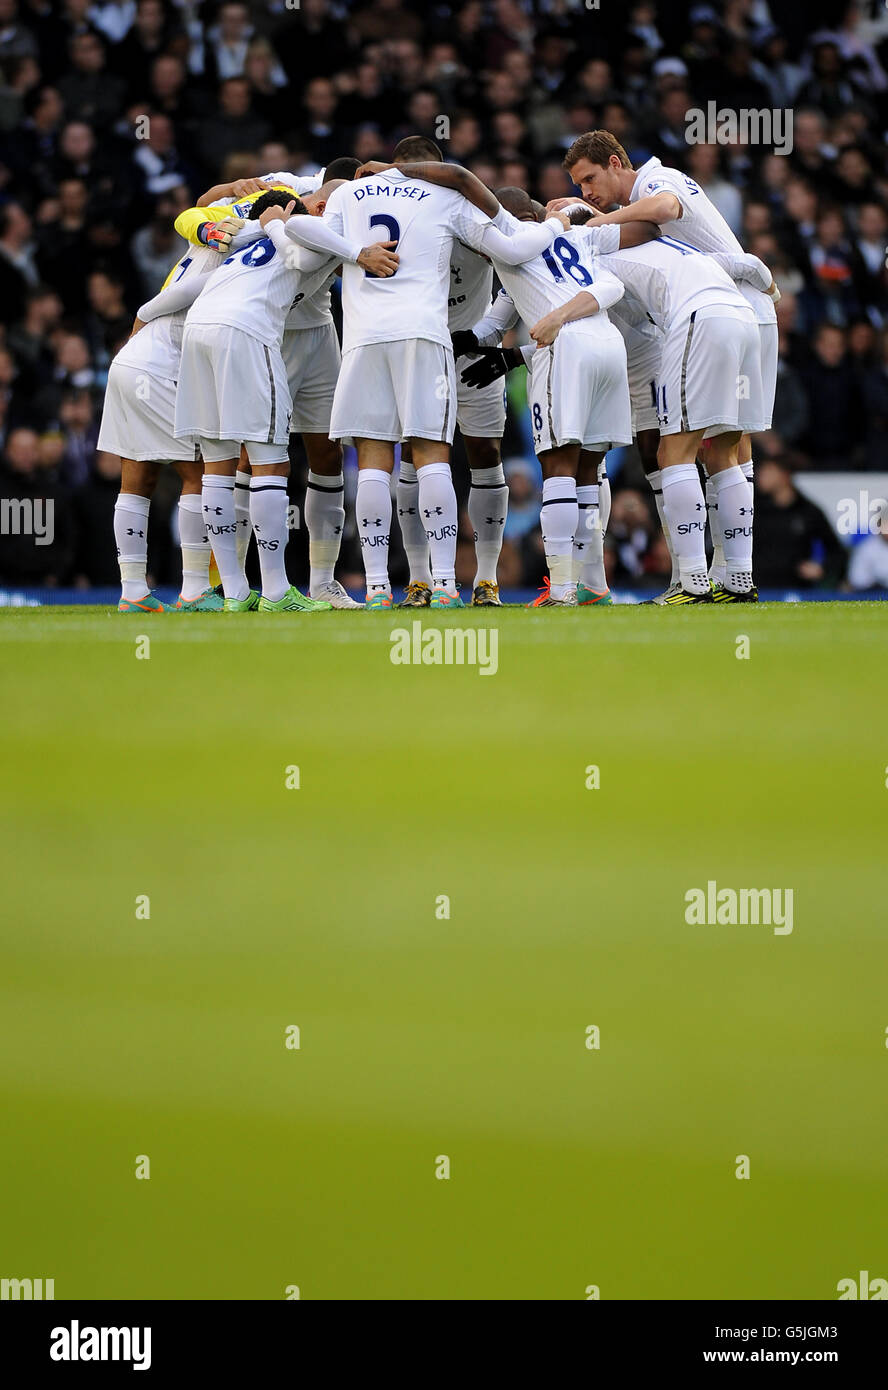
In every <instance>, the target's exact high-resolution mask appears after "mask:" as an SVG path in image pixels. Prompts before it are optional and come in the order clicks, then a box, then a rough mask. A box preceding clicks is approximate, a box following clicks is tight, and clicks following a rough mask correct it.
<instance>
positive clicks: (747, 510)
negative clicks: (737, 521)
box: [740, 507, 754, 516]
mask: <svg viewBox="0 0 888 1390" xmlns="http://www.w3.org/2000/svg"><path fill="white" fill-rule="evenodd" d="M753 510H754V509H753V508H752V507H741V508H740V515H741V516H752V514H753Z"/></svg>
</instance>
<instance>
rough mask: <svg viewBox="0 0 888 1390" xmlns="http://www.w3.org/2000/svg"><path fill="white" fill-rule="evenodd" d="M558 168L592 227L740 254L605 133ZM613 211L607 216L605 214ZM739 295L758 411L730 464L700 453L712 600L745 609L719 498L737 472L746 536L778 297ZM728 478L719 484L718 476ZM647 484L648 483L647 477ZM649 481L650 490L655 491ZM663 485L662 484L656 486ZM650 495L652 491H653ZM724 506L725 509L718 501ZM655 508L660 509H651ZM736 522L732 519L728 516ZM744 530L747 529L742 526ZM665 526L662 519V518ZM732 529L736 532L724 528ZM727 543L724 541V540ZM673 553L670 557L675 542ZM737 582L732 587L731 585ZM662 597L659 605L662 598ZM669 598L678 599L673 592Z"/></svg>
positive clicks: (650, 164)
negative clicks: (619, 227) (751, 324)
mask: <svg viewBox="0 0 888 1390" xmlns="http://www.w3.org/2000/svg"><path fill="white" fill-rule="evenodd" d="M564 166H565V168H566V169H567V170H568V172H569V173H570V176H571V178H572V179H573V180H574V182H575V183H577V184H579V186H580V187H581V188H582V190H583V196H584V197H585V198H586V199H587V201H588V202H589V203H590V204H592V206H593V207H594V208H595V209H596V211H597V212H598V214H599V215H598V216H597V217H596V219H595V224H596V225H601V224H602V223H603V224H608V223H611V224H612V223H616V224H620V223H621V222H625V221H628V220H634V219H635V218H638V217H642V218H644V219H645V220H649V221H652V222H656V223H657V224H658V225H659V226H661V227H664V226H665V227H667V228H668V232H669V235H670V236H671V237H672V238H673V239H674V240H675V241H679V242H682V243H684V244H686V245H688V246H692V247H695V248H696V249H697V250H698V251H706V252H709V253H727V254H729V255H742V247H741V246H740V243H739V241H738V240H737V238H736V237H735V236H734V233H733V232H732V231H731V229H730V227H729V226H728V224H727V223H726V222H725V220H724V218H723V217H722V215H721V213H720V212H718V210H717V209H716V208H715V207H714V205H713V204H712V203H711V202H710V200H709V198H708V197H707V196H706V194H705V192H704V191H703V189H702V188H701V187H700V186H699V184H697V183H696V182H695V181H694V180H693V179H691V178H689V177H687V175H685V174H682V173H681V172H680V171H679V170H678V169H671V168H667V167H666V166H664V165H663V164H661V162H660V160H659V159H656V158H654V159H650V160H648V161H647V163H646V164H644V165H643V166H642V168H641V169H639V170H638V171H636V170H634V169H633V168H632V165H631V163H630V161H629V157H628V155H627V154H626V151H625V150H624V149H623V147H622V145H620V143H619V142H618V141H617V140H616V139H615V138H614V136H613V135H611V134H610V132H609V131H591V132H589V133H588V134H586V135H582V136H580V137H579V139H578V140H576V141H575V142H574V144H573V145H572V146H571V148H570V149H569V150H568V152H567V155H566V156H565V160H564ZM613 204H618V205H619V206H618V207H617V209H616V210H615V211H613V212H607V211H606V209H608V208H610V207H612V205H613ZM738 289H739V290H740V293H741V294H742V295H743V297H744V298H745V299H746V300H747V302H748V303H749V305H750V307H751V309H752V312H753V315H754V319H755V322H756V324H757V325H758V333H759V341H760V361H759V374H760V379H761V388H762V389H761V398H760V410H759V413H758V415H757V417H755V418H753V419H751V423H750V424H749V426H748V428H747V429H745V430H744V437H743V438H742V440H741V441H740V444H739V446H738V453H737V457H736V459H735V460H734V461H733V462H728V461H727V460H726V458H725V457H723V456H721V454H720V452H719V451H715V450H713V449H712V447H711V444H710V445H709V447H708V449H707V450H706V469H707V473H708V474H709V481H708V483H707V489H706V493H707V503H708V506H709V509H710V511H709V518H710V524H711V529H712V535H713V543H714V550H715V553H714V561H713V570H712V572H711V574H710V578H711V579H713V581H714V585H713V597H714V598H715V600H716V601H717V602H726V601H728V602H738V601H741V600H742V601H744V602H751V601H754V600H755V598H756V594H755V590H754V588H753V586H752V584H751V583H750V584H749V586H748V587H747V586H746V585H745V581H744V587H743V588H742V589H737V588H735V587H732V582H731V580H730V577H729V576H727V575H726V572H725V560H724V542H725V528H726V526H728V524H729V523H728V522H727V521H726V520H725V513H727V512H729V513H731V514H732V516H733V514H735V513H737V512H738V511H739V510H740V508H739V507H738V506H737V498H736V497H732V498H729V499H726V493H728V492H734V491H736V490H737V489H742V488H743V485H742V484H741V483H740V482H739V480H738V474H737V471H736V470H737V469H739V471H740V475H741V476H742V478H743V479H744V481H745V482H746V483H747V484H748V489H743V493H744V498H745V501H746V505H745V506H744V507H743V508H742V511H743V512H744V514H745V516H744V528H743V529H749V530H750V531H751V529H752V507H753V504H752V472H753V470H752V449H751V444H750V440H749V438H748V435H749V434H750V433H757V432H759V431H762V430H767V429H770V427H771V416H772V412H773V406H774V392H775V389H776V381H777V318H776V313H775V309H774V301H775V300H776V298H778V297H779V296H778V294H777V291H776V286H774V285H773V282H772V283H771V285H770V286H769V287H768V289H763V288H762V287H761V286H760V285H757V284H754V283H752V282H749V281H746V282H738ZM720 474H727V476H726V477H722V476H719V475H720ZM649 481H651V479H650V478H649ZM655 482H656V480H655V481H654V484H652V485H654V486H655ZM660 482H661V484H662V480H660ZM655 493H656V486H655ZM726 501H727V506H726V505H725V502H726ZM658 509H659V504H658ZM734 520H735V521H736V516H734ZM746 523H748V526H747V524H746ZM667 526H668V518H667ZM730 529H732V530H735V529H736V526H733V525H732V526H730ZM731 540H733V537H731V538H729V541H731ZM671 541H672V549H673V550H677V546H676V545H675V538H674V536H673V537H671ZM735 582H736V581H735ZM668 594H669V591H667V595H664V599H665V598H666V597H667V596H668ZM676 597H680V595H678V593H677V591H676Z"/></svg>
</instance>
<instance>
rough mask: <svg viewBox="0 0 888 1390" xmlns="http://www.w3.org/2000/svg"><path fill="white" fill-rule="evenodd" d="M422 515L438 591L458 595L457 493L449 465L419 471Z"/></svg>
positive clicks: (433, 466) (441, 464) (442, 464)
mask: <svg viewBox="0 0 888 1390" xmlns="http://www.w3.org/2000/svg"><path fill="white" fill-rule="evenodd" d="M417 477H418V479H419V515H420V519H421V520H422V522H423V523H424V525H425V534H426V540H427V541H428V546H429V559H430V561H431V567H432V583H433V584H434V585H435V587H436V588H439V589H446V590H447V591H448V593H451V594H455V593H456V531H457V515H456V493H455V492H454V490H453V478H452V476H451V473H450V464H449V463H427V464H425V465H424V466H423V467H422V468H419V469H417Z"/></svg>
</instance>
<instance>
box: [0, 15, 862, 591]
mask: <svg viewBox="0 0 888 1390" xmlns="http://www.w3.org/2000/svg"><path fill="white" fill-rule="evenodd" d="M709 102H715V103H717V105H718V107H719V109H722V108H730V109H733V110H743V109H754V110H762V111H781V112H785V111H788V110H792V112H793V114H794V121H793V127H792V143H791V148H790V149H789V150H788V151H787V152H786V153H782V154H781V153H775V152H774V148H773V147H772V146H769V145H767V144H757V145H749V144H744V143H742V142H740V141H738V142H736V143H733V144H724V145H722V144H688V143H687V140H686V129H687V117H688V112H689V111H690V110H692V109H702V110H704V111H705V110H706V109H707V103H709ZM146 118H147V119H146ZM596 127H603V128H606V129H608V130H610V131H612V132H613V133H614V134H615V135H616V136H617V138H618V139H619V140H620V141H621V142H622V143H623V144H624V145H625V147H626V149H627V151H628V153H629V155H630V158H631V159H632V161H633V163H634V164H635V165H636V167H637V166H638V165H640V164H641V163H643V162H644V161H645V160H646V159H647V158H649V157H650V156H651V155H653V154H656V155H658V156H660V157H661V158H662V159H663V160H664V162H666V163H669V164H674V165H678V166H680V167H682V168H683V169H685V170H686V171H687V172H688V173H689V174H691V175H692V176H693V177H694V178H695V179H696V180H697V181H698V182H699V183H700V184H701V185H702V186H703V187H704V188H705V190H706V192H707V193H708V195H709V197H710V198H711V199H712V200H713V202H714V203H715V204H716V206H717V207H718V208H719V210H720V211H721V212H722V214H723V215H724V217H725V218H726V220H727V221H728V223H729V225H730V226H731V228H732V229H733V230H734V231H735V232H736V233H737V235H738V236H739V237H740V238H741V240H742V241H743V243H744V246H745V248H746V249H747V250H748V251H751V252H754V253H755V254H757V255H759V256H760V257H761V258H762V259H763V260H764V261H766V262H767V264H768V265H769V266H770V267H771V269H772V271H773V273H774V276H775V279H776V281H777V283H778V285H779V287H780V290H781V293H782V299H781V301H780V304H779V306H778V319H779V328H780V363H779V375H778V387H777V398H776V407H775V415H774V428H773V430H772V431H771V432H770V433H769V434H768V435H766V436H759V437H757V439H756V440H755V459H756V464H757V515H756V547H757V550H756V570H757V573H758V576H759V583H760V584H761V585H763V586H765V587H768V586H774V587H777V586H780V587H783V586H787V587H792V588H804V587H816V586H818V585H820V586H823V587H836V585H838V584H839V583H841V582H842V581H843V580H844V579H845V574H846V569H847V555H846V552H845V550H844V548H843V547H842V546H841V544H840V543H839V542H838V541H837V539H836V537H835V534H834V531H833V528H832V527H831V526H830V524H829V522H828V521H827V520H826V518H825V517H824V515H823V514H822V513H821V512H820V511H818V509H817V508H816V507H815V506H814V505H813V504H812V503H810V502H808V501H806V500H805V499H804V498H803V497H801V496H800V495H799V493H798V491H797V490H796V488H795V486H794V484H793V474H794V473H795V472H797V471H800V470H823V471H836V470H854V471H860V470H863V471H878V470H886V469H888V275H886V265H885V260H886V249H888V145H886V138H888V10H886V9H885V7H884V5H882V4H877V3H850V4H849V3H846V0H811V3H808V4H806V5H805V6H799V5H798V4H796V3H790V0H723V3H721V4H713V5H707V4H700V5H690V6H684V5H682V6H666V5H663V4H660V5H657V4H655V3H649V2H647V0H642V3H635V4H632V3H627V4H611V3H609V0H600V4H599V5H598V6H597V7H594V8H592V7H588V6H587V5H586V3H585V0H536V2H535V3H530V0H466V2H465V3H453V4H435V3H433V2H432V3H410V0H369V3H364V2H363V0H355V2H354V3H350V2H349V0H301V3H300V4H299V5H298V7H296V6H293V5H291V4H288V3H286V0H252V2H251V3H250V4H244V3H231V2H230V0H222V3H193V2H192V0H96V2H95V3H92V2H91V0H0V496H2V497H4V498H15V497H40V498H47V499H52V500H53V501H54V503H55V509H54V514H55V536H54V540H53V542H52V544H51V545H45V546H34V545H33V543H32V542H31V540H30V538H25V537H15V536H3V537H2V539H0V583H6V584H21V583H30V584H59V585H62V584H71V583H74V584H77V585H81V586H87V585H99V586H104V585H114V584H116V582H117V579H118V571H117V562H116V555H115V546H114V538H113V530H112V515H113V508H114V502H115V499H116V496H117V489H118V486H119V465H118V464H117V461H116V460H114V459H111V458H109V457H108V456H107V455H97V453H96V447H95V445H96V438H97V434H98V420H99V415H100V411H101V403H102V395H103V389H104V384H105V380H106V374H107V369H108V365H109V363H110V361H111V359H112V357H113V355H114V353H115V351H116V350H117V348H118V347H119V346H120V344H121V342H122V341H123V340H124V339H125V338H126V337H127V336H128V334H129V331H130V328H131V326H132V321H133V316H134V313H135V310H136V308H137V307H138V306H139V304H140V303H141V302H143V300H145V299H147V298H149V297H150V296H151V295H153V294H155V293H156V291H157V290H158V289H159V287H160V285H161V284H162V283H163V280H164V278H165V276H166V274H167V272H168V270H169V267H170V265H171V264H172V263H173V262H174V261H175V260H176V259H177V257H179V256H180V255H182V254H183V251H184V246H185V243H183V242H182V241H181V240H180V239H179V238H178V236H177V235H176V233H175V231H174V229H173V221H174V219H175V217H176V215H177V214H178V213H179V212H180V211H181V210H182V209H184V208H186V207H189V206H191V205H192V204H193V203H194V202H195V201H196V199H197V197H198V196H199V195H200V194H201V193H202V192H203V191H204V190H205V189H207V188H209V187H210V186H211V185H213V184H216V183H219V182H222V181H225V182H227V181H231V180H235V179H238V178H244V177H252V176H255V175H258V174H261V173H262V172H263V171H265V170H271V169H289V170H292V171H294V172H295V173H311V172H313V171H315V170H317V169H319V168H322V167H323V166H324V165H325V164H326V163H327V162H328V161H329V160H330V159H332V158H334V157H336V156H337V155H341V154H355V155H357V156H358V157H359V158H361V159H362V160H365V159H375V158H386V157H387V156H388V154H389V153H390V152H391V149H392V148H393V146H394V144H395V143H396V142H397V141H398V140H399V139H401V138H402V137H403V136H405V135H407V134H413V133H420V134H425V135H428V136H430V137H431V138H433V139H435V140H437V142H438V143H439V144H440V145H441V146H442V148H443V149H444V150H445V152H446V157H447V158H448V159H450V160H453V161H455V162H458V163H461V164H465V165H467V166H468V167H469V168H470V169H472V170H473V171H474V172H475V173H476V174H478V176H479V177H480V178H481V179H482V180H483V181H484V182H485V183H487V184H488V185H490V186H491V187H494V188H495V187H499V186H501V185H506V184H508V185H518V186H521V187H525V188H527V189H529V190H530V191H531V192H532V193H533V195H534V196H535V197H537V198H539V199H540V200H541V201H543V202H546V201H548V200H549V199H552V198H557V197H560V196H563V195H564V194H566V193H568V192H570V191H571V188H572V185H571V183H570V180H569V179H568V177H567V175H566V174H565V172H564V170H563V168H562V159H563V156H564V153H565V151H566V149H567V148H568V146H569V145H570V144H571V142H572V141H573V140H574V138H575V137H576V136H577V135H578V134H580V133H581V132H583V131H586V130H590V129H594V128H596ZM523 377H524V372H523V370H522V371H520V372H516V373H513V375H512V377H511V378H510V382H509V392H510V397H511V399H512V405H513V408H512V409H511V410H510V414H509V425H508V433H507V437H506V439H505V441H504V449H503V453H504V458H505V460H506V474H507V478H508V481H509V486H510V490H511V504H510V507H511V509H510V516H509V527H508V530H507V533H506V540H505V545H504V548H503V555H502V560H501V569H500V582H501V584H502V585H503V586H504V587H506V588H510V587H517V586H528V585H531V584H534V583H536V582H537V581H538V579H539V578H540V577H541V575H542V573H543V568H544V557H543V554H542V547H541V543H540V537H539V531H538V527H537V521H538V517H539V510H538V503H539V496H538V486H539V473H538V468H537V464H536V462H535V460H534V457H533V450H532V447H531V442H530V439H529V435H528V431H527V426H526V424H525V415H526V411H525V409H524V383H523ZM293 458H294V461H295V463H296V467H295V468H294V476H293V484H292V486H293V495H294V500H296V501H300V500H301V496H302V492H301V489H302V481H303V480H304V476H305V466H304V460H303V459H302V457H301V445H300V444H299V442H298V440H297V439H296V438H295V437H294V441H293ZM455 460H456V467H455V477H456V482H457V487H458V489H459V487H460V486H461V478H462V477H463V475H464V473H465V469H464V467H463V466H462V461H461V457H460V449H459V445H458V444H457V448H456V453H455ZM168 471H169V473H170V475H171V476H170V477H169V478H168V479H166V480H165V482H164V485H163V486H162V487H161V489H160V490H159V493H158V496H157V498H156V500H155V503H154V509H155V510H154V512H153V513H152V526H151V536H152V551H151V554H150V573H151V575H152V579H153V582H155V583H160V584H163V583H174V582H175V580H176V573H175V570H176V565H177V563H178V557H177V550H176V546H175V543H174V538H173V535H172V530H171V525H172V520H171V519H172V516H173V514H174V501H175V496H176V491H177V488H176V485H175V482H174V478H173V476H172V470H168ZM463 486H464V484H463ZM167 518H168V519H169V520H170V524H164V522H165V520H166V519H167ZM463 530H464V545H461V547H460V555H461V554H462V552H463V551H464V552H465V571H464V572H469V573H470V571H471V568H472V556H471V551H472V545H471V533H470V530H469V528H468V522H467V517H466V516H465V515H463ZM886 530H888V522H886ZM393 540H394V537H393ZM882 543H883V542H882V541H881V540H877V541H876V545H877V546H880V545H881V544H882ZM884 544H885V547H886V550H888V536H886V540H885V542H884ZM290 555H291V560H290V563H291V570H292V573H293V574H294V576H296V578H297V582H298V577H299V575H300V573H304V572H305V570H306V568H307V543H306V539H305V537H304V534H303V533H302V532H296V533H295V534H294V537H293V540H292V541H291V547H290ZM343 555H344V558H345V560H346V565H345V571H346V572H345V573H343V576H342V577H343V579H344V580H345V581H346V582H348V580H349V577H350V576H352V575H353V576H354V577H357V576H358V575H359V573H360V564H359V560H358V554H357V551H356V549H355V545H354V536H353V535H352V536H351V537H349V536H346V544H345V546H344V550H343ZM608 556H609V567H610V572H611V575H612V582H613V583H614V584H615V585H618V586H623V587H642V588H643V587H654V586H656V587H662V581H663V577H664V575H665V576H668V574H669V567H670V565H669V556H668V552H667V550H666V546H665V543H664V542H663V538H662V536H661V534H660V532H659V528H658V526H657V524H656V515H655V513H654V511H653V508H652V505H651V500H650V493H649V491H648V489H647V488H646V486H645V484H644V478H643V472H642V470H641V468H640V465H639V464H638V461H637V460H636V459H635V458H634V456H633V451H627V452H626V455H625V457H624V458H623V459H622V461H621V464H620V467H619V472H618V473H617V475H616V476H615V477H614V505H613V514H612V519H611V525H610V534H609V538H608ZM876 559H878V555H877V556H876ZM459 563H460V558H459V556H458V565H459ZM858 568H860V567H858ZM882 569H883V572H884V566H883V567H882ZM878 570H879V566H878V565H876V566H875V571H876V572H878ZM850 573H851V577H850V582H851V583H852V584H853V583H854V582H855V578H854V565H853V564H852V566H851V572H850ZM867 573H869V571H867ZM393 577H394V578H395V579H397V578H398V577H399V576H398V569H397V564H396V563H395V552H394V547H393ZM458 577H461V576H460V575H459V573H458ZM861 587H868V586H867V585H861Z"/></svg>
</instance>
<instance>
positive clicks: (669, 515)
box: [661, 463, 709, 594]
mask: <svg viewBox="0 0 888 1390" xmlns="http://www.w3.org/2000/svg"><path fill="white" fill-rule="evenodd" d="M661 476H662V482H663V507H664V510H665V512H666V520H667V521H668V523H669V530H670V532H671V535H672V544H673V545H674V546H675V551H676V554H677V555H678V571H679V579H680V582H681V586H682V588H683V589H685V590H686V591H687V593H689V594H708V593H709V576H708V574H707V572H706V502H705V500H704V497H703V489H702V487H701V486H700V474H699V473H698V472H697V465H696V464H695V463H679V464H673V465H672V466H671V467H670V468H664V469H662V470H661Z"/></svg>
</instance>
